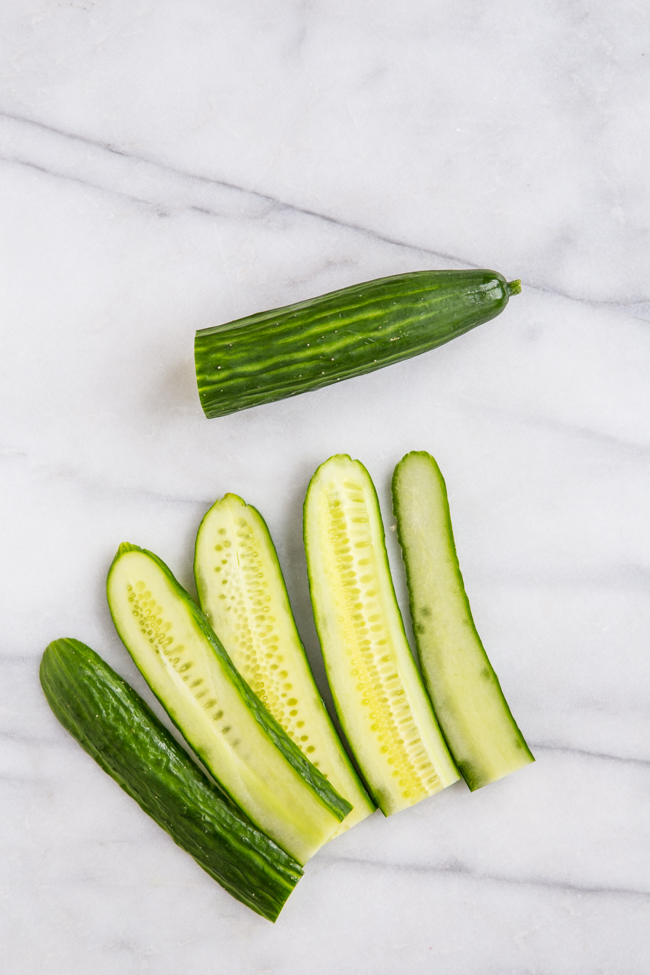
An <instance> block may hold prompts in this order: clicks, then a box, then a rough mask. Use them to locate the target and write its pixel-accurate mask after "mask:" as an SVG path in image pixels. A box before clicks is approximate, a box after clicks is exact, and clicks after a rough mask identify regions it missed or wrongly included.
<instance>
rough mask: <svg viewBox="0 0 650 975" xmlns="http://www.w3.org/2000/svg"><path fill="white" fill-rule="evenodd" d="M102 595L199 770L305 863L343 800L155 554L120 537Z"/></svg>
mask: <svg viewBox="0 0 650 975" xmlns="http://www.w3.org/2000/svg"><path fill="white" fill-rule="evenodd" d="M107 595H108V604H109V607H110V610H111V615H112V617H113V622H114V623H115V627H116V629H117V631H118V633H119V635H120V637H121V639H122V641H123V643H124V644H125V646H126V648H127V650H128V651H129V653H130V654H131V656H132V657H133V659H134V661H135V663H136V665H137V667H138V669H139V670H140V671H141V673H142V675H143V677H144V678H145V680H146V681H147V683H148V684H149V686H150V687H151V689H152V691H153V692H154V694H155V695H156V697H157V698H158V700H159V701H160V703H161V704H162V705H163V707H164V708H165V710H166V711H167V713H168V714H169V716H170V718H171V719H172V721H173V722H174V724H175V725H176V726H177V728H178V729H179V731H180V732H181V733H182V734H183V736H184V737H185V739H186V740H187V741H188V743H189V744H190V746H191V747H192V748H193V749H194V751H195V752H196V753H197V755H198V756H199V757H200V758H201V760H202V761H203V763H204V765H205V766H206V768H207V769H208V771H209V772H210V773H211V774H212V775H213V776H214V777H215V779H216V780H217V782H218V783H219V784H220V785H221V787H222V788H223V789H225V791H226V792H227V793H228V795H229V796H230V797H231V798H232V800H233V801H234V802H235V803H236V804H237V805H238V806H239V807H240V808H241V809H243V811H244V812H245V813H246V815H247V816H248V817H249V818H250V819H251V820H252V822H253V823H255V825H256V826H257V827H258V828H259V829H261V830H262V831H263V832H264V833H266V834H267V835H268V836H270V837H271V839H273V840H274V841H275V842H276V843H277V844H278V845H279V846H281V847H282V849H284V850H286V851H287V853H289V854H291V856H292V857H294V859H296V860H298V862H299V863H302V864H304V863H306V861H307V860H308V859H309V858H310V857H312V856H313V855H314V853H315V852H316V851H317V850H318V849H319V848H320V847H321V846H322V845H323V843H326V842H327V840H328V839H330V838H331V836H332V835H333V834H334V832H335V831H336V829H337V828H338V826H339V824H340V822H341V821H342V820H343V819H344V818H345V816H347V814H348V813H349V812H350V809H351V806H350V803H348V802H346V801H345V799H342V798H341V796H339V795H338V793H337V792H336V791H335V790H334V789H333V788H332V786H331V785H330V783H329V782H328V781H327V779H326V778H325V777H324V776H323V775H322V774H321V773H320V772H319V770H318V769H317V768H314V766H313V765H312V764H311V762H309V760H308V759H307V758H306V757H305V756H304V755H303V753H302V752H301V751H300V749H299V748H298V747H297V745H295V744H294V743H293V742H292V741H291V739H290V738H289V737H288V735H287V734H286V732H285V731H283V729H282V728H281V727H280V725H279V724H278V723H277V721H276V720H275V719H274V718H273V717H272V716H271V715H270V714H269V712H268V710H267V709H266V708H265V707H264V705H263V704H262V702H261V701H260V700H259V698H258V697H256V695H255V694H254V693H253V691H252V690H251V689H250V687H249V686H248V684H247V683H246V681H244V680H243V679H242V678H241V676H240V675H239V673H238V672H237V670H236V669H235V667H234V666H233V664H232V662H231V660H230V657H229V656H228V654H227V653H226V651H225V650H224V649H223V647H222V646H221V643H220V642H219V640H218V639H217V637H216V636H215V634H214V632H213V630H212V629H211V627H210V624H209V623H208V621H207V619H206V618H205V616H204V615H203V613H202V612H201V610H200V609H199V608H198V606H196V604H195V603H194V602H193V601H192V599H191V598H190V596H189V595H188V594H187V593H186V592H185V590H184V589H182V588H181V586H180V585H179V584H178V582H177V581H176V579H175V578H174V576H173V575H172V573H171V572H170V571H169V569H168V568H167V566H166V565H165V564H164V562H162V561H161V560H160V559H159V558H158V557H157V556H155V555H153V554H152V553H151V552H147V551H146V550H144V549H140V548H138V547H137V546H134V545H129V544H126V543H125V544H123V545H121V546H120V548H119V549H118V553H117V555H116V556H115V559H114V561H113V564H112V566H111V569H110V572H109V574H108V582H107Z"/></svg>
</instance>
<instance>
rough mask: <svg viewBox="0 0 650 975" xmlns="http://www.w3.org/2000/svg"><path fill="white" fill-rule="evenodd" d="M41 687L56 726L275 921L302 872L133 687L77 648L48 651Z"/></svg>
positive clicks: (74, 644) (217, 875)
mask: <svg viewBox="0 0 650 975" xmlns="http://www.w3.org/2000/svg"><path fill="white" fill-rule="evenodd" d="M40 678H41V685H42V687H43V691H44V693H45V696H46V698H47V701H48V703H49V705H50V707H51V708H52V710H53V711H54V714H55V715H56V717H57V718H58V719H59V721H60V722H61V724H62V725H63V727H64V728H65V729H66V730H67V731H69V732H70V734H71V735H72V736H73V737H74V738H76V739H77V741H78V742H79V744H80V745H81V747H82V748H84V749H85V751H87V752H88V754H89V755H91V756H92V757H93V758H94V759H95V761H96V762H97V763H98V764H99V765H100V766H101V767H102V768H103V769H104V771H105V772H107V773H108V774H109V775H110V776H111V777H112V778H113V779H115V781H116V782H117V783H118V785H120V786H121V787H122V788H123V789H124V791H125V792H128V794H129V795H130V796H131V797H132V798H133V799H135V801H136V802H137V803H138V804H139V805H140V806H141V807H142V809H144V811H145V812H146V813H148V814H149V815H150V816H151V817H152V819H154V820H155V821H156V822H157V823H158V825H159V826H162V828H163V829H164V830H166V831H167V832H168V833H169V834H170V836H171V837H172V839H173V840H174V841H175V842H176V843H177V844H178V845H179V846H180V847H182V849H184V850H185V851H186V852H187V853H189V854H190V855H191V856H193V857H194V859H195V860H196V861H197V863H198V864H199V865H200V866H201V867H203V869H204V870H206V871H207V873H209V874H210V876H211V877H213V878H214V879H215V880H216V881H217V882H218V883H220V884H221V886H222V887H225V889H226V890H227V891H229V892H230V893H231V894H232V895H233V897H236V898H237V900H240V901H241V902H242V903H243V904H247V905H248V907H251V908H252V909H253V910H254V911H256V912H257V913H258V914H261V915H262V916H263V917H266V918H268V919H269V920H270V921H275V919H276V918H277V916H278V914H279V913H280V911H281V909H282V905H283V904H284V902H285V901H286V899H287V897H288V896H289V894H290V893H291V891H292V890H293V888H294V887H295V885H296V884H297V883H298V880H299V879H300V877H301V875H302V870H301V868H300V866H299V865H298V864H297V863H296V861H295V860H293V859H292V858H291V857H290V856H288V855H287V854H286V853H285V852H284V850H281V849H280V847H279V846H276V844H275V843H274V842H273V841H272V840H270V839H269V838H268V837H267V836H265V835H264V833H261V832H260V831H259V830H258V829H256V828H255V827H254V826H253V825H252V823H250V822H249V820H247V819H246V818H245V817H244V816H243V815H242V813H241V812H240V811H239V809H237V808H236V807H235V806H234V805H233V804H232V802H231V801H230V800H229V799H228V798H227V797H226V796H225V795H224V794H223V793H222V792H221V790H220V789H218V788H217V787H216V786H215V785H213V784H212V783H211V782H209V781H208V779H207V778H206V776H205V775H204V774H203V773H202V772H201V771H200V770H199V768H198V767H197V766H196V765H195V764H194V762H193V761H192V760H191V759H190V757H189V756H188V755H187V754H186V752H184V751H183V749H182V748H181V747H180V745H179V744H178V742H176V740H175V739H174V738H173V737H172V736H171V735H170V733H169V732H168V731H167V729H166V728H165V727H164V726H163V725H162V724H161V723H160V721H159V720H158V718H157V717H156V716H155V714H154V713H153V712H152V711H151V709H150V708H149V707H148V705H147V704H145V702H144V701H143V700H142V698H141V697H140V696H139V695H138V694H136V692H135V691H134V690H133V688H132V687H130V686H129V685H128V684H127V683H126V682H125V681H124V680H122V678H121V677H119V676H118V675H117V674H116V673H115V671H114V670H112V669H111V668H110V667H109V666H108V664H107V663H105V662H104V661H103V660H102V659H101V657H98V656H97V654H96V653H95V652H94V651H93V650H91V649H90V647H87V646H85V644H83V643H80V642H79V641H78V640H67V639H62V640H55V641H54V642H53V643H50V645H49V646H48V647H47V649H46V651H45V653H44V654H43V660H42V662H41V669H40Z"/></svg>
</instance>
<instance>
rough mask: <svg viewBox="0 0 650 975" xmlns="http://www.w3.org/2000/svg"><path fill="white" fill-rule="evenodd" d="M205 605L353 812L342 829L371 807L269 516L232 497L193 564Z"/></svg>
mask: <svg viewBox="0 0 650 975" xmlns="http://www.w3.org/2000/svg"><path fill="white" fill-rule="evenodd" d="M194 571H195V576H196V585H197V591H198V593H199V598H200V601H201V607H202V609H203V611H204V612H205V614H206V615H207V617H208V619H209V620H210V623H211V624H212V626H213V628H214V630H215V632H216V633H217V635H218V637H219V639H220V640H221V642H222V644H223V646H224V647H225V649H226V651H227V653H228V654H229V656H230V658H231V659H232V661H233V663H234V665H235V667H236V668H237V670H238V671H239V672H240V674H241V675H242V677H244V679H245V680H246V681H247V682H248V684H250V686H251V687H252V688H253V690H254V691H255V693H256V694H257V695H258V697H259V698H260V699H261V700H262V701H263V702H264V704H265V705H266V707H267V708H268V709H269V711H270V712H271V714H272V715H273V717H274V718H275V719H276V721H277V722H278V724H280V725H281V726H282V728H283V729H284V730H285V731H286V732H287V734H288V736H289V737H290V738H291V739H292V740H293V741H294V742H295V743H296V744H297V745H298V747H299V748H300V749H301V750H302V751H303V752H304V754H305V755H306V756H307V758H308V759H309V760H310V761H311V762H312V763H313V764H314V765H315V766H316V767H317V768H318V769H319V771H320V772H321V773H322V774H323V775H324V776H325V778H327V779H329V781H330V782H331V784H332V786H333V787H334V788H335V789H336V791H337V792H338V793H339V794H340V795H341V796H343V797H344V798H345V799H347V800H348V801H349V802H350V803H351V804H352V806H353V807H354V808H353V811H352V812H351V813H350V814H349V815H348V816H346V818H345V819H344V820H343V822H342V823H341V825H340V826H339V828H338V830H337V834H338V833H340V832H344V831H345V830H347V829H349V828H350V827H351V826H353V825H355V824H356V823H358V822H361V820H363V819H365V818H366V816H369V815H370V814H371V813H372V812H373V810H374V806H373V804H372V803H371V802H370V800H369V798H368V796H367V795H366V793H365V791H364V789H363V788H362V787H361V785H360V783H359V781H358V779H357V777H356V775H355V773H354V771H353V770H352V768H351V766H350V763H349V760H348V758H347V756H346V754H345V751H344V749H343V746H342V745H341V743H340V741H339V739H338V736H337V734H336V732H335V731H334V728H333V727H332V724H331V722H330V719H329V717H328V715H327V711H326V710H325V706H324V704H323V702H322V700H321V697H320V694H319V692H318V689H317V687H316V684H315V682H314V679H313V676H312V673H311V670H310V668H309V664H308V662H307V657H306V655H305V651H304V648H303V645H302V643H301V640H300V636H299V634H298V630H297V629H296V625H295V621H294V619H293V614H292V612H291V606H290V604H289V597H288V595H287V591H286V588H285V585H284V579H283V577H282V571H281V569H280V565H279V562H278V559H277V555H276V552H275V548H274V546H273V542H272V540H271V537H270V535H269V532H268V529H267V527H266V524H265V522H264V519H263V518H262V516H261V515H260V513H259V512H258V511H256V509H255V508H253V507H251V506H250V505H247V504H246V503H245V502H244V501H243V500H242V499H241V498H239V497H237V496H236V495H233V494H227V495H226V496H225V497H223V498H221V499H220V500H219V501H217V502H216V503H215V504H214V505H213V506H212V508H211V509H210V511H209V512H208V513H207V514H206V516H205V518H204V519H203V522H202V524H201V527H200V529H199V533H198V536H197V542H196V558H195V563H194Z"/></svg>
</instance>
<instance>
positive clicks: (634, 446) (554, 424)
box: [464, 398, 650, 461]
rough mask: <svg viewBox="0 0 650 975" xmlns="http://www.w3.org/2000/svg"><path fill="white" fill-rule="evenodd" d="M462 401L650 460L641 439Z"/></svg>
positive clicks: (648, 449)
mask: <svg viewBox="0 0 650 975" xmlns="http://www.w3.org/2000/svg"><path fill="white" fill-rule="evenodd" d="M464 402H465V403H466V405H467V406H468V407H471V408H472V409H474V410H476V409H478V410H480V412H481V414H483V415H488V414H489V415H490V416H493V417H497V418H498V419H505V420H508V421H510V422H511V423H515V424H517V425H519V426H523V425H526V426H528V425H530V426H532V427H537V428H538V429H543V430H548V431H550V432H551V433H560V434H562V435H563V436H571V437H574V438H575V437H580V438H582V439H584V440H590V441H592V442H593V443H595V444H596V445H597V446H599V447H601V446H602V447H607V448H609V449H616V450H624V451H626V452H627V453H631V454H633V455H634V456H635V457H638V458H639V459H641V460H644V461H645V460H650V444H648V443H644V442H643V441H641V442H639V441H634V440H624V439H623V438H622V437H615V436H614V435H613V434H611V433H603V432H602V431H601V430H594V429H593V428H592V427H584V426H580V425H579V424H577V423H563V422H562V421H561V420H558V419H556V418H554V417H549V416H539V415H537V416H536V415H532V414H530V413H528V414H526V415H522V414H521V412H515V411H514V410H507V409H505V408H504V407H502V406H495V405H494V404H492V403H488V402H485V401H478V400H472V399H468V398H465V400H464Z"/></svg>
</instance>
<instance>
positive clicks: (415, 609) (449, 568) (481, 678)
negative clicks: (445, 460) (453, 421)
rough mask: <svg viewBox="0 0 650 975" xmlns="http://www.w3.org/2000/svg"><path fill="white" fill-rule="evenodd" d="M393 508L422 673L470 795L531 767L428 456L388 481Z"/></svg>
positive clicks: (407, 460)
mask: <svg viewBox="0 0 650 975" xmlns="http://www.w3.org/2000/svg"><path fill="white" fill-rule="evenodd" d="M393 505H394V510H395V517H396V518H397V531H398V535H399V541H400V545H401V546H402V555H403V557H404V565H405V566H406V577H407V581H408V588H409V598H410V604H411V617H412V620H413V632H414V635H415V641H416V643H417V648H418V653H419V655H420V664H421V666H422V672H423V674H424V679H425V682H426V685H427V689H428V691H429V695H430V697H431V700H432V701H433V706H434V708H435V712H436V715H437V717H438V721H439V722H440V726H441V728H442V730H443V733H444V735H445V738H446V740H447V744H448V745H449V748H450V751H451V753H452V755H453V756H454V759H455V761H456V764H457V766H458V768H459V769H460V771H461V774H462V775H463V778H464V779H465V781H466V782H467V784H468V786H469V787H470V789H472V791H474V790H475V789H480V788H481V786H484V785H487V784H488V782H494V781H495V780H496V779H500V778H503V776H504V775H508V774H509V773H510V772H514V771H515V770H516V769H519V768H522V767H523V766H524V765H528V764H529V763H530V762H533V761H534V758H533V756H532V754H531V752H530V749H529V748H528V745H527V744H526V742H525V740H524V738H523V735H522V734H521V732H520V730H519V728H518V727H517V725H516V724H515V720H514V718H513V716H512V714H511V713H510V708H509V707H508V704H507V702H506V699H505V697H504V696H503V692H502V690H501V686H500V684H499V681H498V678H497V675H496V674H495V672H494V670H493V668H492V666H491V664H490V661H489V660H488V657H487V654H486V652H485V650H484V648H483V644H482V643H481V640H480V637H479V635H478V633H477V632H476V627H475V625H474V620H473V619H472V613H471V610H470V607H469V602H468V599H467V595H466V593H465V586H464V584H463V577H462V575H461V573H460V567H459V565H458V557H457V555H456V547H455V545H454V536H453V532H452V528H451V518H450V515H449V504H448V500H447V490H446V487H445V482H444V480H443V477H442V474H441V473H440V469H439V467H438V465H437V464H436V462H435V460H434V459H433V457H432V456H431V454H428V453H426V452H425V451H413V452H412V453H410V454H407V455H406V457H404V458H403V459H402V460H401V461H400V462H399V464H398V465H397V467H396V468H395V473H394V476H393Z"/></svg>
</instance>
